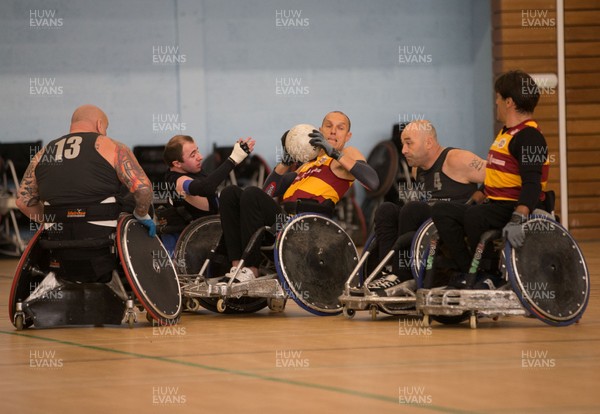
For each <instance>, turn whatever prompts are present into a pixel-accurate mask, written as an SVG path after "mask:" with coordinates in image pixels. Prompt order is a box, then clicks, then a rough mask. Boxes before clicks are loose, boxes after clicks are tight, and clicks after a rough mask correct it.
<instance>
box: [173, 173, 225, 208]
mask: <svg viewBox="0 0 600 414" xmlns="http://www.w3.org/2000/svg"><path fill="white" fill-rule="evenodd" d="M184 176H187V177H190V178H192V179H196V178H203V177H208V174H206V173H205V172H204V171H200V172H199V173H196V174H190V173H185V174H184V173H179V172H175V171H170V170H169V171H167V172H166V173H165V182H166V183H167V188H168V189H169V193H170V194H169V198H170V199H171V203H172V204H173V206H175V207H179V206H183V207H184V208H185V210H186V211H187V212H188V213H190V214H191V215H192V217H193V218H195V219H196V218H199V217H204V216H209V215H213V214H218V213H219V202H218V200H217V195H216V194H215V195H214V196H210V197H206V198H207V199H208V211H205V210H200V209H199V208H196V207H195V206H193V205H191V204H190V203H188V202H187V201H185V199H184V198H183V197H181V196H180V195H179V194H177V190H176V186H177V180H178V179H179V178H181V177H184Z"/></svg>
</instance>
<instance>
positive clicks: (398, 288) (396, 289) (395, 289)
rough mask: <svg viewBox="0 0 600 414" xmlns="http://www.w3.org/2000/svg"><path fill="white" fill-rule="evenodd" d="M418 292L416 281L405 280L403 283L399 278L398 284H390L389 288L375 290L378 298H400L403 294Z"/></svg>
mask: <svg viewBox="0 0 600 414" xmlns="http://www.w3.org/2000/svg"><path fill="white" fill-rule="evenodd" d="M416 290H417V281H416V280H415V279H409V280H405V281H404V282H401V281H400V279H399V278H397V279H396V282H389V283H388V287H385V288H383V287H382V288H380V289H376V290H374V291H375V293H376V294H377V296H386V297H392V296H400V294H401V293H404V294H406V293H407V291H410V292H413V293H414V292H415V291H416Z"/></svg>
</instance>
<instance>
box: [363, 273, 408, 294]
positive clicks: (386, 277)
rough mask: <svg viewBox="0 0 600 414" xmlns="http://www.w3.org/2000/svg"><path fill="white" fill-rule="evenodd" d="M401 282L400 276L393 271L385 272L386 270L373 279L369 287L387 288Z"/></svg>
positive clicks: (371, 288)
mask: <svg viewBox="0 0 600 414" xmlns="http://www.w3.org/2000/svg"><path fill="white" fill-rule="evenodd" d="M399 283H400V279H399V278H398V276H396V275H394V274H392V273H385V272H381V276H379V277H378V278H377V279H375V280H372V281H371V282H370V283H369V284H368V285H367V287H368V288H369V290H375V289H381V288H384V289H385V288H387V287H391V286H392V285H393V284H399Z"/></svg>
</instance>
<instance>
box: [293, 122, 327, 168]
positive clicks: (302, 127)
mask: <svg viewBox="0 0 600 414" xmlns="http://www.w3.org/2000/svg"><path fill="white" fill-rule="evenodd" d="M314 129H318V128H317V127H315V126H313V125H310V124H299V125H296V126H295V127H293V128H291V129H290V132H288V134H287V137H286V139H285V150H286V151H287V152H288V154H290V156H291V157H292V159H294V160H295V161H298V162H301V163H305V162H308V161H312V160H314V159H315V158H317V155H318V154H319V148H317V147H313V146H312V145H310V140H311V138H310V137H309V136H308V134H310V133H311V132H313V130H314Z"/></svg>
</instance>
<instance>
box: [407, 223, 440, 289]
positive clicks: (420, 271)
mask: <svg viewBox="0 0 600 414" xmlns="http://www.w3.org/2000/svg"><path fill="white" fill-rule="evenodd" d="M437 238H438V233H437V229H436V228H435V224H433V220H431V219H429V220H427V221H425V222H424V223H423V224H422V225H421V227H419V229H418V230H417V233H416V234H415V236H414V237H413V241H412V245H411V248H410V250H411V252H412V253H411V257H412V258H413V260H412V263H411V270H412V274H413V277H414V278H415V280H416V281H417V287H418V288H422V287H423V279H424V276H425V268H426V265H427V257H428V256H429V250H430V247H431V241H432V240H434V239H437Z"/></svg>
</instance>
